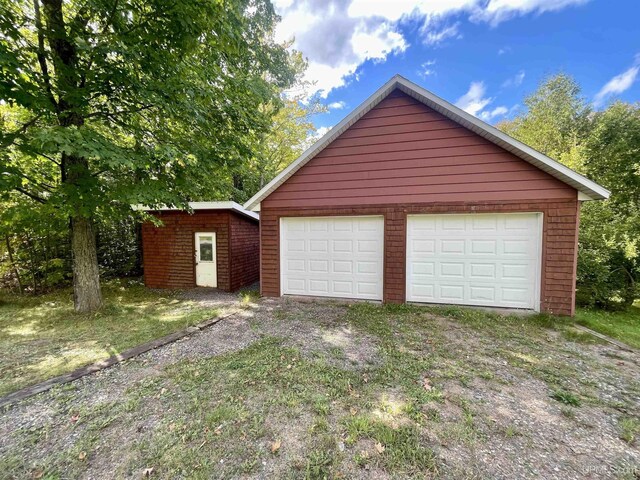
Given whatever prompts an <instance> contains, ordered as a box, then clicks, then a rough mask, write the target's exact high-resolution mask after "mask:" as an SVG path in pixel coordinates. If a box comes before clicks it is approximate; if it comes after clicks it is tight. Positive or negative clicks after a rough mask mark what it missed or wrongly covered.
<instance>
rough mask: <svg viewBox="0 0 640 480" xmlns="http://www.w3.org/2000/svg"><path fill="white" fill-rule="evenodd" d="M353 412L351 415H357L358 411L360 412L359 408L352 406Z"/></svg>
mask: <svg viewBox="0 0 640 480" xmlns="http://www.w3.org/2000/svg"><path fill="white" fill-rule="evenodd" d="M349 411H350V412H351V415H355V414H356V413H358V409H357V408H354V407H351V410H349Z"/></svg>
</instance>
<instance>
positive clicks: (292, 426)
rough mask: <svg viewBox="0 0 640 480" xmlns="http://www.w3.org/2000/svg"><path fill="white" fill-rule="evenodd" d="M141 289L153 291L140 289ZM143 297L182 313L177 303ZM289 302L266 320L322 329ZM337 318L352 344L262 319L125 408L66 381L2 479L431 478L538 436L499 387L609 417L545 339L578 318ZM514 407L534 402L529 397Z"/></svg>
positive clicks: (557, 340) (152, 384)
mask: <svg viewBox="0 0 640 480" xmlns="http://www.w3.org/2000/svg"><path fill="white" fill-rule="evenodd" d="M113 288H114V289H115V290H117V289H118V288H119V287H117V285H116V286H114V287H113ZM135 289H138V287H134V290H135ZM139 294H140V295H142V296H144V295H149V296H151V297H153V295H155V294H153V293H152V292H146V291H145V290H144V289H141V288H139ZM123 295H124V296H125V298H129V294H128V293H127V294H125V293H123ZM249 296H251V294H249ZM109 297H110V298H111V300H110V302H113V301H114V297H113V294H111V293H110V294H109ZM240 298H241V299H243V298H245V296H244V295H241V296H240ZM148 301H150V302H152V303H153V302H156V303H157V304H158V306H157V308H160V307H162V308H165V307H167V306H172V307H174V308H178V309H179V310H180V309H187V310H188V306H187V305H183V304H182V303H175V300H173V299H171V298H165V299H163V300H160V299H157V298H156V299H155V300H148ZM247 301H251V300H247ZM120 303H121V304H122V303H126V302H124V300H121V301H120ZM5 307H6V306H5ZM5 307H1V308H5ZM120 308H124V307H120ZM282 308H283V311H282V312H279V311H275V312H273V317H272V318H271V319H270V320H273V322H281V323H283V324H287V322H289V320H290V319H293V315H300V316H308V318H307V320H309V322H313V321H314V320H317V316H318V315H319V312H323V310H322V309H319V310H318V309H314V308H313V306H312V305H311V304H305V307H304V308H293V307H292V310H286V309H287V308H288V307H286V306H283V307H282ZM0 311H1V310H0ZM434 314H437V315H438V317H437V318H436V316H435V315H434ZM155 315H158V312H156V313H155ZM339 315H340V319H339V323H336V324H335V325H331V324H329V323H321V322H318V323H317V326H318V327H319V328H323V329H324V328H327V329H332V328H338V329H340V330H341V331H342V330H343V329H345V330H348V331H349V332H351V333H350V335H349V336H348V338H349V339H350V340H349V342H351V343H349V342H345V344H344V345H345V346H343V347H340V348H338V347H336V346H335V345H333V344H331V343H319V340H318V341H314V340H311V341H309V342H308V344H307V343H305V344H304V348H301V347H300V342H299V341H298V340H300V339H299V338H288V337H287V338H284V337H279V336H277V335H279V334H278V333H274V330H271V329H264V327H265V324H266V323H269V322H260V321H255V322H254V323H252V328H253V329H254V331H255V333H256V334H257V340H256V341H254V342H253V343H251V344H250V345H248V346H247V347H245V348H242V349H240V350H237V351H230V352H228V353H225V354H221V355H216V356H211V357H209V356H202V357H197V358H193V359H179V360H177V361H176V363H173V364H171V365H168V366H166V367H165V368H163V369H162V370H161V371H159V372H158V375H157V376H154V377H152V378H144V379H142V380H137V381H135V383H133V382H132V383H131V384H130V385H129V388H128V389H127V390H126V391H124V392H123V394H122V395H120V396H118V399H117V401H114V400H113V399H109V400H108V401H107V400H105V401H104V403H91V402H89V404H88V405H86V404H80V405H79V404H78V403H76V402H75V400H74V395H75V393H74V391H73V389H72V388H71V386H69V390H65V388H64V387H62V388H59V389H54V390H53V391H52V393H51V395H52V397H53V398H54V399H55V403H54V405H57V406H58V408H60V413H59V414H56V415H54V416H52V418H51V420H50V421H49V423H45V424H43V425H35V426H29V427H25V428H24V430H21V431H19V432H16V433H15V434H12V437H11V442H12V445H11V447H10V448H8V449H7V450H6V455H4V456H3V458H0V471H3V472H9V475H10V476H12V477H15V478H28V477H29V476H33V474H34V469H41V471H42V472H43V474H44V477H43V478H78V477H83V476H88V472H87V468H88V464H89V463H90V462H91V461H92V460H93V459H97V458H101V459H103V461H104V458H103V457H104V456H105V455H106V454H107V453H108V452H110V451H114V452H115V453H114V457H113V458H116V459H117V460H116V461H114V462H113V465H110V466H109V468H112V470H109V474H110V475H111V476H113V477H114V478H121V477H127V478H129V477H131V478H140V477H141V475H142V471H143V469H144V468H147V467H153V468H154V474H153V475H152V478H155V477H157V478H195V479H198V478H201V479H206V478H238V477H247V476H250V477H253V476H267V477H269V478H291V479H293V478H309V479H327V478H354V477H367V476H370V477H375V476H376V475H378V476H383V477H388V478H425V477H427V478H431V477H433V476H437V474H438V472H439V467H440V466H441V462H442V460H441V459H440V458H439V457H438V456H437V455H436V451H437V449H438V445H440V446H445V447H446V448H448V449H450V451H452V452H453V451H473V450H474V449H475V448H477V447H478V446H480V447H481V446H483V445H484V444H485V442H487V441H488V440H489V441H490V440H492V438H491V436H492V435H499V436H500V439H499V440H500V442H517V443H520V442H522V441H523V439H526V438H527V437H528V435H530V433H531V432H530V429H529V427H528V426H527V423H526V422H525V423H518V424H517V425H516V424H514V423H509V421H508V419H507V420H500V419H499V416H498V417H497V418H495V417H494V415H493V413H494V412H493V409H494V407H493V405H492V404H491V397H490V395H491V393H490V392H492V391H494V390H496V391H501V389H502V388H503V386H507V387H509V388H510V389H515V388H517V387H518V382H519V380H520V379H527V378H529V376H530V375H531V376H533V377H535V378H537V379H540V380H541V381H543V382H545V384H546V386H547V387H548V389H545V388H541V389H540V392H539V395H540V398H539V400H541V401H546V402H548V403H549V404H550V405H551V406H553V410H558V408H557V407H559V408H560V411H561V412H562V413H561V414H560V413H559V415H562V416H563V417H564V418H565V419H567V420H575V419H576V412H581V411H582V410H580V409H579V407H580V405H585V406H586V407H592V408H603V406H602V403H598V402H596V401H595V400H593V399H594V398H595V397H596V396H597V389H598V388H599V387H598V385H597V384H594V385H592V384H589V383H587V384H583V383H582V382H583V379H582V378H583V377H586V378H587V379H588V377H590V375H586V374H587V373H591V372H592V370H591V369H592V368H594V369H595V368H596V367H595V366H592V365H591V363H584V364H574V363H571V362H567V361H566V355H565V353H564V352H563V351H559V349H561V348H562V347H563V346H565V345H566V344H565V342H564V339H563V337H561V336H559V335H549V333H550V330H549V328H557V329H559V330H560V331H564V329H566V328H569V327H570V326H571V325H573V320H572V319H559V320H557V321H556V319H555V318H554V317H550V316H545V315H539V316H534V317H526V318H522V317H515V316H509V317H505V316H501V315H498V314H494V313H491V312H482V311H478V310H470V309H462V308H449V307H444V308H425V307H416V306H404V305H401V306H398V305H386V306H382V307H381V306H378V305H372V304H366V303H359V304H355V305H351V306H348V307H340V310H339ZM442 317H445V318H444V319H443V318H442ZM312 325H313V323H312ZM309 328H311V327H309ZM284 331H286V329H285V330H284ZM275 332H277V330H276V331H275ZM304 332H305V330H301V331H298V330H296V331H295V333H294V334H293V335H295V336H300V335H304ZM282 335H286V334H284V333H283V334H282ZM292 340H294V341H293V342H292ZM303 340H304V338H303ZM460 341H462V342H463V343H461V342H460ZM353 344H358V345H360V346H362V345H365V346H364V347H363V350H362V352H363V354H364V353H367V355H366V356H364V357H363V360H360V361H358V362H357V363H354V362H352V361H349V360H348V354H349V353H350V352H351V351H352V350H353V348H354V347H353ZM346 345H350V346H349V347H347V346H346ZM572 347H575V346H572ZM371 352H373V353H371ZM571 354H572V355H577V354H578V353H576V352H575V351H573V350H572V351H571ZM370 359H373V360H372V361H369V360H370ZM496 366H497V368H496ZM505 370H508V375H505V373H504V371H505ZM477 388H480V389H481V390H479V391H480V392H484V393H483V395H481V396H479V397H478V396H476V395H475V392H476V390H475V389H477ZM546 392H549V393H551V396H552V397H553V398H554V399H555V400H552V399H550V398H549V397H548V396H547V395H548V394H547V393H546ZM485 395H487V396H489V397H488V398H487V399H486V400H485V399H484V398H485ZM631 395H632V394H631V393H629V396H631ZM515 398H517V397H514V401H515ZM556 400H557V401H558V402H560V403H556ZM519 401H520V402H521V407H523V406H524V407H526V406H527V405H528V402H529V397H528V396H527V397H526V398H522V399H520V400H519ZM630 406H631V405H626V404H625V405H623V407H624V408H628V409H630ZM504 408H507V407H504ZM518 411H519V410H518V409H517V408H515V407H514V410H513V412H515V413H517V412H518ZM616 412H617V410H616ZM543 413H544V412H543ZM609 415H611V414H610V413H609ZM617 415H618V414H617V413H616V414H615V416H614V417H612V419H613V420H612V421H614V422H615V423H616V425H617V427H618V430H619V432H618V434H619V436H620V438H622V439H623V440H624V441H625V442H628V443H629V444H635V443H634V442H636V443H637V437H638V435H639V434H640V432H639V428H638V423H637V419H635V418H632V417H624V418H621V419H618V417H617ZM69 417H72V418H75V419H76V420H75V421H74V422H73V423H71V422H69V421H68V418H69ZM544 421H547V420H546V416H545V420H544ZM505 422H507V423H505ZM71 435H72V436H73V438H74V442H73V443H72V444H69V445H66V444H62V442H60V443H61V445H58V444H57V443H56V444H54V445H53V446H51V443H52V442H51V439H60V438H64V437H65V436H71ZM276 444H277V445H278V448H275V450H274V447H273V446H274V445H276ZM554 445H555V444H554ZM512 446H513V445H512ZM552 447H553V446H552ZM552 447H549V448H552ZM545 448H547V446H545ZM42 449H45V450H46V452H47V453H46V454H43V455H41V456H40V457H38V458H37V459H36V461H34V460H33V458H32V455H33V454H32V453H31V452H33V451H38V450H42ZM25 452H27V453H25ZM82 452H85V453H84V454H82ZM105 452H106V453H105ZM81 454H82V455H81ZM85 455H86V460H83V459H82V458H85ZM25 457H26V459H25ZM81 457H82V458H81ZM503 460H504V457H503ZM112 461H113V460H112ZM36 471H38V472H39V471H40V470H36ZM485 473H486V472H485ZM103 475H104V473H103ZM0 476H1V475H0ZM459 476H462V475H459ZM468 476H469V477H470V478H476V477H477V478H482V477H483V475H481V474H480V473H478V472H475V471H470V472H469V475H468ZM484 476H486V475H484Z"/></svg>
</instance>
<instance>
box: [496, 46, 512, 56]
mask: <svg viewBox="0 0 640 480" xmlns="http://www.w3.org/2000/svg"><path fill="white" fill-rule="evenodd" d="M510 51H511V47H502V48H501V49H500V50H498V55H504V54H505V53H509V52H510Z"/></svg>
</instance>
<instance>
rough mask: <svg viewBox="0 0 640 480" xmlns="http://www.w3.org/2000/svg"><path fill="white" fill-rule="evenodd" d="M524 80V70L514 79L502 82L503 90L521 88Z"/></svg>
mask: <svg viewBox="0 0 640 480" xmlns="http://www.w3.org/2000/svg"><path fill="white" fill-rule="evenodd" d="M523 80H524V70H520V71H519V72H518V73H516V74H515V75H514V76H513V77H510V78H507V79H506V80H505V81H504V82H502V88H509V87H519V86H520V85H522V81H523Z"/></svg>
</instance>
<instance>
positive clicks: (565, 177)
mask: <svg viewBox="0 0 640 480" xmlns="http://www.w3.org/2000/svg"><path fill="white" fill-rule="evenodd" d="M396 88H398V89H399V90H401V91H402V92H404V93H406V94H407V95H409V96H411V97H413V98H415V99H416V100H418V101H419V102H422V103H423V104H425V105H427V106H428V107H430V108H433V109H434V110H436V111H437V112H439V113H441V114H442V115H444V116H445V117H447V118H449V119H451V120H453V121H454V122H456V123H458V124H460V125H462V126H463V127H466V128H468V129H469V130H471V131H473V132H475V133H477V134H478V135H480V136H482V137H484V138H486V139H487V140H489V141H491V142H493V143H495V144H496V145H498V146H500V147H502V148H504V149H505V150H507V151H509V152H511V153H513V154H514V155H516V156H518V157H520V158H521V159H523V160H525V161H526V162H529V163H531V164H532V165H534V166H535V167H537V168H539V169H541V170H543V171H545V172H547V173H548V174H550V175H551V176H553V177H555V178H557V179H559V180H561V181H562V182H564V183H566V184H568V185H570V186H572V187H573V188H575V189H576V190H577V191H578V192H581V193H583V194H585V196H586V197H589V199H590V200H603V199H606V198H609V195H610V192H609V190H607V189H606V188H604V187H602V186H600V185H598V184H597V183H595V182H594V181H592V180H589V179H588V178H586V177H585V176H583V175H580V174H579V173H577V172H574V171H573V170H571V169H570V168H568V167H566V166H565V165H562V164H561V163H559V162H556V161H555V160H553V159H551V158H549V157H547V156H546V155H544V154H542V153H540V152H538V151H536V150H534V149H533V148H531V147H529V146H527V145H525V144H524V143H522V142H520V141H518V140H516V139H515V138H511V137H510V136H509V135H507V134H505V133H503V132H501V131H500V130H498V129H497V128H495V127H493V126H491V125H489V124H488V123H485V122H483V121H482V120H480V119H478V118H476V117H474V116H473V115H471V114H469V113H467V112H465V111H464V110H462V109H460V108H458V107H456V106H455V105H453V104H451V103H449V102H447V101H446V100H444V99H442V98H440V97H438V96H436V95H434V94H433V93H431V92H429V91H428V90H426V89H424V88H422V87H420V86H419V85H416V84H415V83H413V82H410V81H409V80H407V79H406V78H404V77H402V76H400V75H395V76H394V77H393V78H391V80H389V81H388V82H387V83H385V84H384V85H383V86H382V87H380V88H379V89H378V90H376V92H375V93H374V94H373V95H371V96H370V97H369V98H368V99H366V100H365V101H364V102H362V103H361V104H360V105H359V106H358V108H356V109H355V110H354V111H352V112H351V113H350V114H349V115H347V116H346V117H345V118H344V119H342V121H341V122H340V123H338V124H337V125H336V126H335V127H333V128H332V129H331V130H329V131H328V132H327V133H326V134H325V135H323V136H322V137H320V139H319V140H317V141H316V142H315V143H314V144H313V145H311V147H309V148H308V149H307V150H305V152H304V153H303V154H302V155H300V156H299V157H298V158H297V159H296V160H295V161H293V162H292V163H291V164H290V165H289V166H288V167H286V168H285V169H284V170H283V171H282V172H280V174H279V175H277V176H276V177H275V178H274V179H273V180H271V181H270V182H269V183H268V184H267V185H265V186H264V187H263V188H262V189H261V190H260V191H259V192H258V193H256V194H255V195H254V196H253V197H251V199H249V201H247V202H246V203H245V204H244V208H246V209H247V210H253V211H258V210H259V209H260V202H261V201H262V200H264V199H265V198H266V197H267V196H269V195H270V194H271V193H272V192H273V191H274V190H276V189H277V188H278V187H279V186H280V185H282V184H283V183H284V182H285V181H286V180H287V179H288V178H289V177H291V176H292V175H293V174H294V173H295V172H296V171H298V170H299V169H300V168H301V167H302V166H304V165H305V164H306V163H307V162H308V161H309V160H311V159H312V158H313V157H315V156H316V155H317V154H318V153H319V152H320V151H322V150H323V149H324V148H325V147H326V146H328V145H329V144H330V143H331V142H333V141H334V140H335V139H336V138H337V137H338V136H339V135H341V134H342V133H343V132H344V131H345V130H346V129H347V128H349V127H350V126H351V125H353V124H354V123H355V122H356V121H357V120H359V119H360V118H361V117H362V116H363V115H364V114H365V113H367V112H368V111H370V110H371V109H373V108H374V107H375V106H376V105H377V104H378V103H380V102H381V101H382V100H383V99H384V98H386V96H387V95H388V94H389V93H391V92H392V91H393V90H394V89H396Z"/></svg>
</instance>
